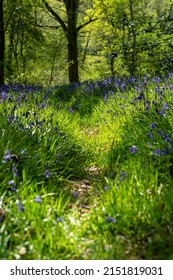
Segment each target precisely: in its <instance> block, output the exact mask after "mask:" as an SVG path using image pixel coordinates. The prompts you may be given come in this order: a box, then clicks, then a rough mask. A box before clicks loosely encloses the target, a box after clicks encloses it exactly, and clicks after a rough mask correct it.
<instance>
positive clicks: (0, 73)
mask: <svg viewBox="0 0 173 280" xmlns="http://www.w3.org/2000/svg"><path fill="white" fill-rule="evenodd" d="M4 53H5V36H4V17H3V0H0V85H3V84H4Z"/></svg>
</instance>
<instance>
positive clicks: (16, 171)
mask: <svg viewBox="0 0 173 280" xmlns="http://www.w3.org/2000/svg"><path fill="white" fill-rule="evenodd" d="M12 170H13V176H14V177H15V178H16V177H18V173H19V171H18V169H17V168H16V167H15V166H13V168H12Z"/></svg>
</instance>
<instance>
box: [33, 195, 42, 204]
mask: <svg viewBox="0 0 173 280" xmlns="http://www.w3.org/2000/svg"><path fill="white" fill-rule="evenodd" d="M34 201H35V202H37V203H41V202H42V199H41V197H40V196H39V195H37V196H36V197H35V198H34Z"/></svg>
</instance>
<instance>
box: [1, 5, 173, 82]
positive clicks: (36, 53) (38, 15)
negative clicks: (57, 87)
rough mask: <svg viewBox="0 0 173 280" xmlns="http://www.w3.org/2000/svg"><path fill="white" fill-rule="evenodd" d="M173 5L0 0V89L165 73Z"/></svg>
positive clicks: (172, 44) (171, 55) (172, 58)
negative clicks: (17, 85) (3, 85)
mask: <svg viewBox="0 0 173 280" xmlns="http://www.w3.org/2000/svg"><path fill="white" fill-rule="evenodd" d="M172 39H173V1H172V0H160V1H157V0H141V1H138V0H105V1H101V0H88V1H82V0H81V1H80V0H73V1H72V0H47V1H45V0H0V84H3V83H27V84H28V83H32V84H44V85H50V84H52V85H53V84H61V83H67V82H70V83H71V82H78V81H83V80H87V79H98V78H103V77H108V76H112V75H117V76H124V75H130V76H138V77H139V76H141V75H145V74H147V75H165V74H167V73H168V72H171V71H172V66H173V40H172Z"/></svg>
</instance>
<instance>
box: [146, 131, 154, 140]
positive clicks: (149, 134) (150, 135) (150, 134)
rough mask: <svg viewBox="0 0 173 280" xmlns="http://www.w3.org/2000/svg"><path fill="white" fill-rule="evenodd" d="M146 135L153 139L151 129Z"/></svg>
mask: <svg viewBox="0 0 173 280" xmlns="http://www.w3.org/2000/svg"><path fill="white" fill-rule="evenodd" d="M147 136H148V137H150V138H151V139H154V136H153V135H152V132H151V131H150V132H149V133H147Z"/></svg>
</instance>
